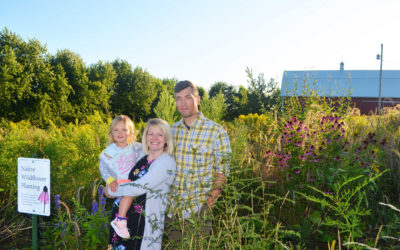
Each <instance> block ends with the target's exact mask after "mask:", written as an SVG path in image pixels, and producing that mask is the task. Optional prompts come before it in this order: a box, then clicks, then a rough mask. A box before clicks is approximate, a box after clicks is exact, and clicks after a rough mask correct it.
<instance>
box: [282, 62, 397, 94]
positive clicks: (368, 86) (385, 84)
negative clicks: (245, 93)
mask: <svg viewBox="0 0 400 250" xmlns="http://www.w3.org/2000/svg"><path fill="white" fill-rule="evenodd" d="M379 73H380V71H379V70H344V69H343V65H342V67H341V69H340V70H308V71H284V72H283V78H282V85H281V96H293V95H298V96H309V95H310V94H311V91H312V92H314V93H316V94H318V95H319V96H351V97H378V96H379ZM382 97H385V98H399V97H400V70H382Z"/></svg>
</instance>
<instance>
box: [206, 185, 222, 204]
mask: <svg viewBox="0 0 400 250" xmlns="http://www.w3.org/2000/svg"><path fill="white" fill-rule="evenodd" d="M220 195H221V189H214V190H212V191H211V195H210V196H209V197H208V199H207V205H208V206H209V207H210V208H212V207H213V206H214V204H215V201H216V200H217V199H218V197H219V196H220Z"/></svg>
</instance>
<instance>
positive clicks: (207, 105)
mask: <svg viewBox="0 0 400 250" xmlns="http://www.w3.org/2000/svg"><path fill="white" fill-rule="evenodd" d="M200 110H201V112H202V113H203V114H204V116H205V117H207V118H209V119H211V120H213V121H215V122H220V121H221V120H222V118H223V117H224V115H225V111H226V105H225V98H224V95H223V94H222V93H219V94H217V95H216V96H214V97H213V98H210V99H209V98H205V99H202V101H201V102H200Z"/></svg>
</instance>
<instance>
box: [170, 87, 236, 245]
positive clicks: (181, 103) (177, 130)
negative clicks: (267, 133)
mask: <svg viewBox="0 0 400 250" xmlns="http://www.w3.org/2000/svg"><path fill="white" fill-rule="evenodd" d="M174 92H175V101H176V107H177V110H178V112H179V113H180V114H181V115H182V120H181V121H179V122H177V123H175V124H174V125H173V127H172V133H173V138H174V146H175V161H176V163H177V171H176V177H175V181H174V183H173V185H172V195H173V197H172V198H171V200H170V213H169V216H168V217H169V218H168V217H167V220H168V221H169V222H171V219H172V220H181V222H182V221H184V224H185V225H186V224H188V223H189V222H188V221H193V220H191V219H189V218H194V217H196V216H199V215H200V216H203V215H204V213H205V212H206V211H207V210H208V208H211V207H212V206H213V205H214V203H215V201H216V200H217V198H218V197H219V196H220V194H221V190H222V189H221V188H222V186H223V184H224V183H225V181H226V176H227V175H228V173H229V161H228V158H229V154H230V153H231V148H230V143H229V138H228V135H227V133H226V132H225V130H224V129H223V127H222V126H221V125H219V124H217V123H215V122H213V121H211V120H209V119H207V118H205V117H204V115H203V114H202V113H201V112H199V107H198V106H199V104H200V96H199V93H198V89H197V87H196V86H195V85H194V84H193V83H192V82H190V81H180V82H178V83H176V85H175V89H174ZM187 219H189V220H187ZM189 224H190V223H189ZM180 225H181V226H182V225H183V224H182V223H180ZM186 228H190V225H189V227H187V226H186ZM178 229H179V230H180V229H181V228H178ZM210 230H211V225H210V223H206V224H205V225H203V228H201V232H203V233H205V234H208V233H209V232H210ZM172 231H173V230H172V229H171V228H170V230H167V233H168V232H169V233H168V234H169V237H170V238H171V236H172V239H173V240H175V241H176V240H178V239H176V237H178V238H179V236H177V235H175V236H174V235H173V233H172ZM180 232H182V231H180ZM182 236H183V235H182V233H180V237H182Z"/></svg>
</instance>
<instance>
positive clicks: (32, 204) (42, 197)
mask: <svg viewBox="0 0 400 250" xmlns="http://www.w3.org/2000/svg"><path fill="white" fill-rule="evenodd" d="M18 212H20V213H27V214H37V215H44V216H50V160H48V159H35V158H21V157H20V158H18Z"/></svg>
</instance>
